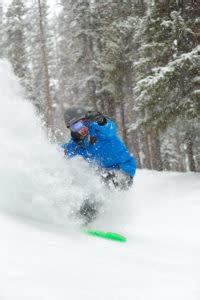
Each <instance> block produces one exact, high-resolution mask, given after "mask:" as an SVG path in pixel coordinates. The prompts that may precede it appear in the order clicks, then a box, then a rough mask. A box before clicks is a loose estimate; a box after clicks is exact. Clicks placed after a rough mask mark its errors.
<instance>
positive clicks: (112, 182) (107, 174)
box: [99, 170, 133, 191]
mask: <svg viewBox="0 0 200 300" xmlns="http://www.w3.org/2000/svg"><path fill="white" fill-rule="evenodd" d="M99 173H100V175H101V180H102V182H103V183H104V184H105V185H106V186H107V187H109V188H117V189H119V190H124V191H125V190H128V189H129V188H130V187H131V186H132V184H133V177H131V176H129V175H128V174H125V173H122V172H119V171H114V170H113V171H107V170H101V171H100V172H99Z"/></svg>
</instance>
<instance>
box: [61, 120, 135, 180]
mask: <svg viewBox="0 0 200 300" xmlns="http://www.w3.org/2000/svg"><path fill="white" fill-rule="evenodd" d="M87 127H88V129H89V132H88V136H87V137H86V138H85V139H84V140H82V141H81V144H77V143H76V142H75V141H73V139H71V140H70V141H69V143H66V144H63V145H62V148H63V149H64V150H65V155H66V156H67V157H68V158H70V157H74V156H82V157H83V158H84V159H85V160H87V161H88V162H89V163H92V164H94V165H97V166H98V167H100V168H104V169H108V170H111V169H117V170H120V171H122V172H124V173H126V174H128V175H129V176H134V175H135V171H136V162H135V159H134V158H133V157H132V156H131V155H130V154H129V152H128V150H127V148H126V146H125V145H124V143H123V142H122V141H121V139H120V138H119V137H118V136H117V133H116V131H117V128H116V125H115V123H114V122H113V121H111V120H109V119H108V120H107V123H106V124H104V125H103V126H102V125H98V123H97V122H92V121H91V122H89V123H88V125H87Z"/></svg>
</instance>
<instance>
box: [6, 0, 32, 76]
mask: <svg viewBox="0 0 200 300" xmlns="http://www.w3.org/2000/svg"><path fill="white" fill-rule="evenodd" d="M24 18H25V7H24V4H23V1H21V0H13V1H12V3H11V4H10V5H9V7H8V10H7V13H6V25H5V28H6V40H5V48H6V55H7V57H8V59H9V60H10V62H11V64H12V66H13V69H14V72H15V74H16V75H17V76H18V77H19V78H21V79H25V77H26V75H27V57H26V39H25V20H24Z"/></svg>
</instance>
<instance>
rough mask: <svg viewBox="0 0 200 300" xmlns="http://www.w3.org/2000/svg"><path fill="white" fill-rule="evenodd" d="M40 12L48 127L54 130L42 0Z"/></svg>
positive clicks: (39, 3) (39, 6)
mask: <svg viewBox="0 0 200 300" xmlns="http://www.w3.org/2000/svg"><path fill="white" fill-rule="evenodd" d="M38 12H39V28H40V43H41V52H42V59H43V72H44V90H45V96H46V101H47V128H48V129H49V130H50V129H51V130H53V112H52V98H51V93H50V78H49V67H48V62H47V50H46V45H45V36H44V27H43V16H42V7H41V1H40V0H38Z"/></svg>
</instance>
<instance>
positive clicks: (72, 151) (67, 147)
mask: <svg viewBox="0 0 200 300" xmlns="http://www.w3.org/2000/svg"><path fill="white" fill-rule="evenodd" d="M61 148H62V149H63V151H64V154H65V156H66V157H67V158H71V157H74V156H76V155H78V151H77V146H76V144H75V143H73V141H70V142H69V143H66V144H62V145H61Z"/></svg>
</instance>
